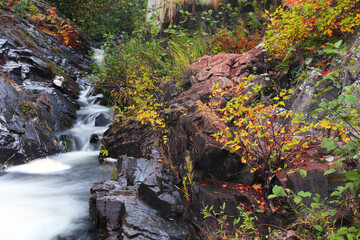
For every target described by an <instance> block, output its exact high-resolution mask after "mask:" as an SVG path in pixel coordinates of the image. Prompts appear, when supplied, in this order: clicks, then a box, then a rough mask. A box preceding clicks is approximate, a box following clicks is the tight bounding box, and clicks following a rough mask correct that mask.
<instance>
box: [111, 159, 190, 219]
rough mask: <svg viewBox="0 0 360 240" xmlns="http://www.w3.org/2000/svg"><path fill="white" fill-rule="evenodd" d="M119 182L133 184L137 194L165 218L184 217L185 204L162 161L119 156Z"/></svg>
mask: <svg viewBox="0 0 360 240" xmlns="http://www.w3.org/2000/svg"><path fill="white" fill-rule="evenodd" d="M117 171H118V173H119V175H118V177H119V182H121V183H122V185H123V186H135V187H137V189H138V193H139V196H140V197H141V198H142V199H143V200H144V201H146V202H147V203H148V204H149V205H151V206H152V207H153V208H155V209H157V210H158V211H159V213H160V214H161V215H162V216H163V217H165V218H174V219H179V218H184V217H185V214H186V213H185V211H184V210H185V206H184V205H183V204H182V202H181V198H180V195H179V193H178V191H177V189H175V187H174V186H173V184H174V182H175V178H174V177H173V175H172V174H171V172H170V171H169V169H168V168H167V167H166V165H164V164H163V163H160V162H158V161H156V160H153V159H152V160H148V159H145V158H139V159H137V158H133V157H127V156H120V157H119V158H118V161H117Z"/></svg>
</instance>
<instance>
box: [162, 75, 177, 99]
mask: <svg viewBox="0 0 360 240" xmlns="http://www.w3.org/2000/svg"><path fill="white" fill-rule="evenodd" d="M159 89H160V94H159V95H160V97H159V101H160V102H169V101H170V100H171V99H173V98H175V97H176V96H178V95H179V94H180V89H179V88H178V86H176V81H175V80H169V81H166V82H163V83H161V84H160V85H159Z"/></svg>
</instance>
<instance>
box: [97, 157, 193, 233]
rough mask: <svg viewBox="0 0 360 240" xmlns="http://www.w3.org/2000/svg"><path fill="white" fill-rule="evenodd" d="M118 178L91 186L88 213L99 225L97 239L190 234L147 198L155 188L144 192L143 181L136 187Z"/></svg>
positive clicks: (184, 227)
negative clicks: (165, 216) (117, 179)
mask: <svg viewBox="0 0 360 240" xmlns="http://www.w3.org/2000/svg"><path fill="white" fill-rule="evenodd" d="M127 160H130V161H131V160H134V159H127ZM140 161H143V160H140ZM135 171H136V169H135ZM122 177H125V176H124V175H122ZM148 177H150V176H148ZM145 178H146V177H145ZM119 182H120V183H119ZM119 182H117V181H112V180H106V181H104V182H100V183H96V184H95V185H93V187H92V188H91V194H92V196H91V198H90V215H91V217H92V219H93V221H94V222H95V223H96V225H97V226H98V227H99V230H100V234H99V239H154V240H158V239H164V240H165V239H179V240H180V239H187V238H188V237H189V235H188V232H187V229H186V226H181V225H179V224H177V223H175V222H174V221H171V220H168V219H167V218H164V217H163V216H164V213H163V212H159V211H158V210H156V208H153V207H152V205H150V204H149V203H148V202H146V200H150V199H152V198H149V197H148V196H149V195H151V194H154V192H152V191H151V190H150V193H149V192H147V191H148V190H149V188H146V189H147V191H144V190H141V189H142V188H143V187H141V186H143V185H144V183H139V184H140V188H139V190H137V186H136V185H131V184H127V183H126V182H125V183H124V182H122V181H121V179H120V180H119ZM151 187H154V185H151ZM138 191H139V194H140V196H141V197H139V196H138ZM141 193H142V194H143V195H141ZM155 195H156V194H155ZM154 199H158V197H155V198H154ZM144 200H145V201H144ZM164 202H165V201H164ZM164 206H166V205H164ZM164 210H168V209H164ZM166 213H167V214H168V212H166Z"/></svg>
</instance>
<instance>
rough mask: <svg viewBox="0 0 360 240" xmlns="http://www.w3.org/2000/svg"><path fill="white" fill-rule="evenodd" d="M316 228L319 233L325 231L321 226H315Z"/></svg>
mask: <svg viewBox="0 0 360 240" xmlns="http://www.w3.org/2000/svg"><path fill="white" fill-rule="evenodd" d="M314 228H315V229H316V230H318V231H319V232H322V231H323V228H322V227H321V226H320V225H315V226H314Z"/></svg>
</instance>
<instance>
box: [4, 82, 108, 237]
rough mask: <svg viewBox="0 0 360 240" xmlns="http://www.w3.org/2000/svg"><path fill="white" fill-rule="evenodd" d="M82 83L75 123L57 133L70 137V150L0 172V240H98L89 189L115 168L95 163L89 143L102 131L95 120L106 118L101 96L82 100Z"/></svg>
mask: <svg viewBox="0 0 360 240" xmlns="http://www.w3.org/2000/svg"><path fill="white" fill-rule="evenodd" d="M81 85H82V88H83V89H82V90H81V94H80V97H79V99H78V103H79V105H80V106H81V107H80V109H79V110H78V114H77V120H76V122H75V123H74V126H73V128H71V129H69V130H68V131H67V132H65V133H61V134H69V135H71V136H72V138H73V146H72V148H73V150H72V151H71V152H68V153H60V154H57V155H53V156H48V158H46V159H36V160H33V161H31V162H29V163H27V164H24V165H19V166H14V167H10V168H8V169H6V170H5V171H4V172H1V173H0V193H1V197H0V212H1V218H0V239H6V240H49V239H50V240H51V239H57V240H59V239H84V240H85V239H97V230H96V229H95V228H94V227H93V225H92V222H91V220H90V216H89V213H88V211H89V206H88V202H89V197H90V193H89V189H90V187H91V185H92V184H93V183H95V182H97V181H101V180H104V179H109V178H111V174H112V171H113V168H114V166H113V165H112V164H105V165H99V163H98V158H97V156H98V154H99V146H95V147H94V145H92V144H90V143H89V139H90V137H91V135H92V134H97V135H98V136H100V137H101V136H102V134H103V132H104V131H105V130H106V129H107V127H96V126H95V118H96V117H97V116H98V115H99V114H101V113H102V114H104V115H105V116H108V115H109V109H108V108H107V107H104V106H101V105H99V104H98V103H97V101H96V100H97V99H98V98H99V97H100V96H94V97H89V98H87V97H86V94H87V92H88V90H89V87H87V86H86V84H81ZM98 145H99V144H98Z"/></svg>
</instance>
